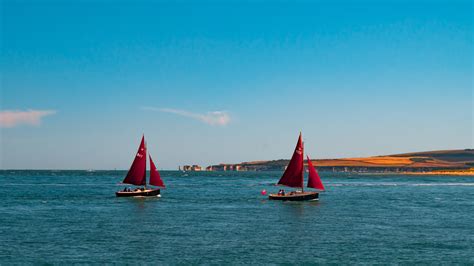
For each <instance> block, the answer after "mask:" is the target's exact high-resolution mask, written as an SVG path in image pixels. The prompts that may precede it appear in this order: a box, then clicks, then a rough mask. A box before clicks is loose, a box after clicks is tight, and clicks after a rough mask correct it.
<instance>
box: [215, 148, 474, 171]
mask: <svg viewBox="0 0 474 266" xmlns="http://www.w3.org/2000/svg"><path fill="white" fill-rule="evenodd" d="M287 164H288V160H273V161H254V162H243V163H240V164H234V165H233V166H237V165H238V166H240V167H241V169H243V170H256V171H261V170H282V169H284V167H285V166H286V165H287ZM313 164H314V165H315V166H317V167H318V168H320V169H323V170H324V169H327V170H333V171H341V170H344V171H347V170H349V171H359V170H360V171H371V170H377V171H385V170H386V171H417V170H440V169H447V170H450V169H451V170H452V169H468V168H471V167H474V149H465V150H445V151H428V152H414V153H405V154H395V155H385V156H374V157H366V158H343V159H320V160H313ZM221 166H222V165H216V166H214V167H215V169H219V167H221Z"/></svg>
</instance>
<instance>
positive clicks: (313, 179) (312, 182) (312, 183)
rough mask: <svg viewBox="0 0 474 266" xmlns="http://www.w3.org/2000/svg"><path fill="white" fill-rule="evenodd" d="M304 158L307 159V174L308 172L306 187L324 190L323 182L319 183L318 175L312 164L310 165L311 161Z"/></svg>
mask: <svg viewBox="0 0 474 266" xmlns="http://www.w3.org/2000/svg"><path fill="white" fill-rule="evenodd" d="M306 157H307V158H308V172H309V176H308V187H310V188H315V189H320V190H324V186H323V182H322V181H321V178H319V174H318V172H317V171H316V169H315V168H314V166H313V163H311V159H309V156H306Z"/></svg>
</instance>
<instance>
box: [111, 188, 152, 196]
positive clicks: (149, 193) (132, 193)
mask: <svg viewBox="0 0 474 266" xmlns="http://www.w3.org/2000/svg"><path fill="white" fill-rule="evenodd" d="M115 195H116V196H117V197H157V196H158V197H159V196H160V190H159V189H147V190H145V191H130V192H126V191H117V192H115Z"/></svg>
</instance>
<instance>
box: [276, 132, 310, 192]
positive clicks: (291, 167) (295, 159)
mask: <svg viewBox="0 0 474 266" xmlns="http://www.w3.org/2000/svg"><path fill="white" fill-rule="evenodd" d="M303 161H304V158H303V141H302V139H301V133H300V137H299V138H298V143H297V144H296V147H295V151H294V152H293V156H292V157H291V160H290V163H289V164H288V167H286V170H285V172H284V173H283V176H282V177H281V178H280V181H278V184H279V185H284V186H288V187H296V188H303V186H304V185H303V183H304V178H303V171H304V167H303Z"/></svg>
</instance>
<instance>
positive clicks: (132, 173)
mask: <svg viewBox="0 0 474 266" xmlns="http://www.w3.org/2000/svg"><path fill="white" fill-rule="evenodd" d="M123 183H126V184H132V185H136V186H142V185H146V146H145V136H143V137H142V141H141V143H140V147H138V151H137V155H136V156H135V159H134V160H133V163H132V166H131V167H130V170H128V173H127V176H126V177H125V179H124V180H123Z"/></svg>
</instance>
